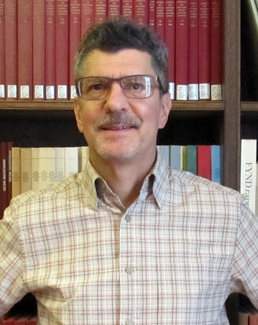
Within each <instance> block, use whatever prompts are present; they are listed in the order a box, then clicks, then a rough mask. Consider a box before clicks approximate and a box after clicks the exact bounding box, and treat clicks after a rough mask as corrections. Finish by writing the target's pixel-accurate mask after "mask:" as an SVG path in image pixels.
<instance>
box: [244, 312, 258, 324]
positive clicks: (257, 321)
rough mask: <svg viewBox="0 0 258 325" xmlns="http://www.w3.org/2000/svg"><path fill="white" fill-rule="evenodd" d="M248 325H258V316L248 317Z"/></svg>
mask: <svg viewBox="0 0 258 325" xmlns="http://www.w3.org/2000/svg"><path fill="white" fill-rule="evenodd" d="M243 318H244V317H243ZM244 319H246V318H244ZM242 324H244V323H242ZM242 324H239V325H242ZM246 325H258V315H257V314H254V315H248V319H247V323H246Z"/></svg>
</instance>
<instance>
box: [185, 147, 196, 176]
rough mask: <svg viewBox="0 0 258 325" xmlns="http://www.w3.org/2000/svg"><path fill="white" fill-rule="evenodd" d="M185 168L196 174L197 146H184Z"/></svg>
mask: <svg viewBox="0 0 258 325" xmlns="http://www.w3.org/2000/svg"><path fill="white" fill-rule="evenodd" d="M186 170H187V171H189V172H190V173H193V174H195V175H196V174H197V146H195V145H188V146H186Z"/></svg>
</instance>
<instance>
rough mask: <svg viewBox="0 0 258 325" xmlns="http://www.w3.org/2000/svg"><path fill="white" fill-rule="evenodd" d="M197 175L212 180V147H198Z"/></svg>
mask: <svg viewBox="0 0 258 325" xmlns="http://www.w3.org/2000/svg"><path fill="white" fill-rule="evenodd" d="M197 175H198V176H201V177H204V178H207V179H209V180H210V179H211V146H209V145H198V146H197Z"/></svg>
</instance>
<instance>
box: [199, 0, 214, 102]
mask: <svg viewBox="0 0 258 325" xmlns="http://www.w3.org/2000/svg"><path fill="white" fill-rule="evenodd" d="M210 1H211V0H201V1H200V2H199V28H198V29H199V43H198V44H199V45H198V48H199V50H198V53H199V54H198V56H199V64H198V68H199V99H200V100H209V99H210V86H211V80H210V79H211V74H210V71H211V42H210V39H211V30H210V29H211V28H210V26H211V24H210Z"/></svg>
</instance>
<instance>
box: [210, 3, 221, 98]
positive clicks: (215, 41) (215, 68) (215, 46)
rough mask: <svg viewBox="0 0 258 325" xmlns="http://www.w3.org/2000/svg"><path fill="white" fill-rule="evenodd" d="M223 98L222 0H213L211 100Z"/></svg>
mask: <svg viewBox="0 0 258 325" xmlns="http://www.w3.org/2000/svg"><path fill="white" fill-rule="evenodd" d="M221 99H222V0H211V100H221Z"/></svg>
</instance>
